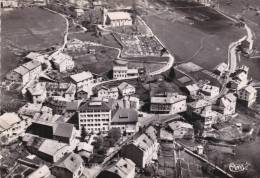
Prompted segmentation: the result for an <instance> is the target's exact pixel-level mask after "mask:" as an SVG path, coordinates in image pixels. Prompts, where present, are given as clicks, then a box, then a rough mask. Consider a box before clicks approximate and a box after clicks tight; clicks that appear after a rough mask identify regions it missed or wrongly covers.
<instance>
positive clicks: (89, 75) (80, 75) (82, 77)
mask: <svg viewBox="0 0 260 178" xmlns="http://www.w3.org/2000/svg"><path fill="white" fill-rule="evenodd" d="M70 78H71V79H72V80H73V81H75V82H76V83H78V82H81V81H83V80H86V79H90V78H93V75H92V73H91V72H89V71H87V72H86V71H83V72H81V73H77V74H74V75H71V76H70Z"/></svg>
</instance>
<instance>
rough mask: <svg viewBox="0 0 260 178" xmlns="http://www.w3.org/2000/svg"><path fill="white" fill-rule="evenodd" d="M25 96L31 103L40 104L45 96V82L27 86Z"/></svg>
mask: <svg viewBox="0 0 260 178" xmlns="http://www.w3.org/2000/svg"><path fill="white" fill-rule="evenodd" d="M27 96H28V97H29V100H30V101H31V102H32V103H35V104H41V103H43V102H44V101H45V99H46V97H47V91H46V87H45V83H43V82H39V83H36V84H35V85H33V86H31V87H28V88H27Z"/></svg>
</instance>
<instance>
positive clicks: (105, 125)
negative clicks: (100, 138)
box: [78, 101, 111, 133]
mask: <svg viewBox="0 0 260 178" xmlns="http://www.w3.org/2000/svg"><path fill="white" fill-rule="evenodd" d="M78 118H79V128H80V130H81V129H82V128H83V127H84V128H85V129H86V131H87V132H89V133H91V132H94V133H98V132H108V131H109V129H110V122H111V109H110V108H109V106H108V105H107V104H106V103H105V102H103V101H89V102H87V103H85V104H83V105H82V106H80V108H79V112H78Z"/></svg>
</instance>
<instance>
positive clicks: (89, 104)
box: [79, 100, 111, 112]
mask: <svg viewBox="0 0 260 178" xmlns="http://www.w3.org/2000/svg"><path fill="white" fill-rule="evenodd" d="M110 110H111V108H110V106H109V105H108V103H106V102H104V101H91V100H90V101H86V102H85V103H82V104H81V105H80V107H79V111H80V112H93V111H100V112H101V111H105V112H108V111H110Z"/></svg>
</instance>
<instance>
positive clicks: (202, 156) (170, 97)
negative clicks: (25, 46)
mask: <svg viewBox="0 0 260 178" xmlns="http://www.w3.org/2000/svg"><path fill="white" fill-rule="evenodd" d="M196 3H201V4H202V5H205V6H210V5H211V1H199V2H197V1H196ZM20 6H21V4H20V5H19V3H18V2H17V1H15V0H10V1H5V0H1V7H3V8H8V9H12V8H20ZM22 6H25V7H26V6H33V7H35V6H39V8H46V9H48V10H49V11H53V12H55V13H60V14H62V15H63V17H65V18H67V19H68V21H67V22H68V24H67V25H68V27H67V28H69V30H71V28H73V27H70V26H71V24H74V25H75V24H77V25H76V29H74V30H75V31H76V32H75V33H77V30H83V31H88V30H89V29H88V28H86V27H83V26H82V25H81V24H80V22H81V20H82V19H84V18H86V17H85V16H87V15H89V14H88V11H90V10H91V11H94V10H95V11H97V12H99V18H96V19H98V20H95V22H94V23H95V25H94V28H93V30H94V31H95V34H96V36H98V37H100V38H105V37H104V36H106V35H107V34H109V35H111V34H112V35H113V37H114V38H115V39H116V41H117V42H118V43H119V45H120V48H116V47H111V46H109V45H108V44H103V45H101V44H100V43H98V42H90V41H87V40H85V41H84V40H79V39H77V38H70V39H68V37H67V34H66V33H67V32H65V34H64V44H63V45H57V46H54V47H50V49H48V50H46V51H42V52H39V51H31V52H28V53H27V54H25V55H24V57H23V63H22V64H21V65H19V66H18V67H16V68H14V69H13V70H11V71H9V72H8V73H7V74H6V76H5V79H4V80H3V81H2V83H1V92H5V93H7V94H8V93H12V94H13V95H17V96H20V97H21V98H22V99H21V100H22V101H23V102H22V103H23V104H22V105H21V106H19V107H17V105H16V104H15V103H11V104H10V103H9V105H7V106H6V107H5V108H1V116H0V145H1V150H0V159H1V161H0V162H1V177H8V178H9V177H14V178H16V177H28V178H40V177H41V178H42V177H44V178H50V177H57V178H79V177H87V178H92V177H93V178H94V177H98V178H114V177H118V178H126V177H127V178H134V177H140V178H141V177H145V178H146V177H147V178H151V177H160V178H162V177H215V176H216V177H233V176H234V174H235V173H234V172H232V170H233V169H232V168H234V167H235V166H233V167H232V166H230V165H229V166H226V165H225V167H223V166H221V165H222V163H223V162H219V160H217V158H218V155H225V154H228V155H229V157H232V156H233V155H235V152H234V149H233V147H235V145H236V144H239V143H242V142H244V141H248V140H250V139H251V138H253V137H254V135H255V134H256V133H258V129H259V128H258V127H257V125H255V123H254V121H248V120H250V119H248V118H246V117H244V116H245V115H251V116H252V115H253V117H255V118H256V117H258V119H259V115H258V114H259V113H258V111H257V110H256V107H255V106H256V99H257V89H256V88H255V87H254V82H253V79H251V78H249V70H250V69H249V67H247V66H245V65H240V64H239V63H238V64H237V65H236V66H235V67H232V60H233V59H230V61H228V62H226V63H225V62H223V63H220V64H218V65H217V66H216V67H215V68H214V69H203V68H202V67H200V66H199V65H197V64H195V63H192V62H187V63H182V64H180V65H176V66H173V65H174V54H171V53H170V52H169V51H168V50H167V49H166V47H165V46H164V45H163V44H162V43H161V42H160V40H159V39H158V38H157V37H156V36H155V35H154V34H153V32H152V31H151V29H150V28H149V27H148V26H147V25H146V24H145V22H144V21H143V20H142V19H141V17H140V16H139V15H137V14H136V13H135V12H134V9H132V8H133V7H131V8H130V9H110V7H109V5H107V4H104V2H103V1H99V0H93V1H83V0H79V1H73V0H70V1H66V2H63V1H55V0H53V1H51V0H50V1H48V2H46V1H45V0H35V1H33V2H29V1H26V2H23V3H22ZM67 7H74V8H70V10H69V11H68V8H67ZM71 9H72V10H71ZM86 14H87V15H86ZM94 19H95V18H94V17H92V20H93V21H94ZM132 27H133V28H132ZM133 29H134V30H133ZM72 30H73V29H72ZM103 48H109V49H108V51H109V50H110V49H111V51H112V50H114V51H117V52H118V56H117V57H116V58H114V59H111V61H112V62H109V63H104V65H109V66H111V69H110V70H109V71H105V72H103V73H100V72H96V73H95V72H94V71H90V70H87V68H86V66H88V64H91V61H95V60H97V59H96V57H95V56H98V55H100V53H102V50H103ZM246 50H249V49H248V48H244V51H246ZM244 51H242V50H241V51H238V50H236V51H235V53H236V54H235V55H236V56H238V55H240V54H241V53H243V52H244ZM103 52H104V50H103ZM86 56H88V57H87V58H85V57H86ZM108 57H110V56H108ZM79 59H80V60H88V61H86V64H82V65H77V64H76V62H75V60H79ZM125 59H128V60H125ZM137 60H139V62H136V61H137ZM145 60H146V62H147V61H148V62H147V63H153V65H147V64H146V63H145V62H144V61H145ZM158 61H159V62H158ZM101 63H102V62H101ZM94 67H96V68H98V66H95V65H94ZM204 76H207V77H204ZM13 107H15V109H9V108H13ZM213 155H215V157H214V158H212V156H213ZM224 164H225V163H224ZM234 164H235V163H234ZM234 169H235V168H234ZM233 171H234V170H233Z"/></svg>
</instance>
